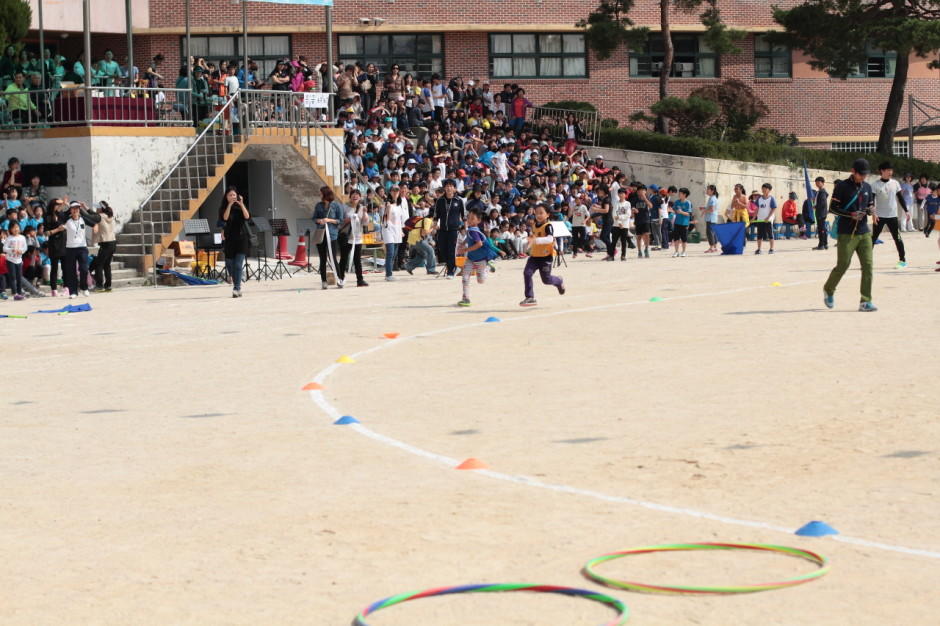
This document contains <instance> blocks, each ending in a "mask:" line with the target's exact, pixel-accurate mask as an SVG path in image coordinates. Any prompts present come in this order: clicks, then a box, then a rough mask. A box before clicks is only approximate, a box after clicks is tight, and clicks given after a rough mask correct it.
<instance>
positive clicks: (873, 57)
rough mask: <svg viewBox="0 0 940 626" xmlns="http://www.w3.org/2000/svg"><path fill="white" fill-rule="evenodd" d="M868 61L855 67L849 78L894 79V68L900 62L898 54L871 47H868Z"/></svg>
mask: <svg viewBox="0 0 940 626" xmlns="http://www.w3.org/2000/svg"><path fill="white" fill-rule="evenodd" d="M865 50H866V52H867V53H868V59H867V60H866V61H865V62H864V63H862V64H861V65H858V66H856V67H855V71H854V72H851V73H849V75H848V77H847V78H894V68H895V66H896V65H897V62H898V55H897V53H896V52H890V51H888V50H882V49H881V48H875V47H873V46H871V45H869V46H867V47H866V49H865Z"/></svg>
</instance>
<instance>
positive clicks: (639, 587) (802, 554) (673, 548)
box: [584, 543, 829, 594]
mask: <svg viewBox="0 0 940 626" xmlns="http://www.w3.org/2000/svg"><path fill="white" fill-rule="evenodd" d="M687 550H759V551H763V552H777V553H779V554H785V555H787V556H794V557H797V558H801V559H805V560H807V561H811V562H813V563H815V564H816V565H818V566H819V568H818V569H816V570H814V571H812V572H809V573H807V574H801V575H800V576H795V577H793V578H788V579H785V580H781V581H778V582H770V583H758V584H750V585H734V586H727V587H691V586H681V585H651V584H647V583H641V582H631V581H626V580H617V579H615V578H608V577H607V576H601V575H600V574H598V573H597V571H596V570H595V569H594V568H595V566H597V565H599V564H601V563H604V562H606V561H612V560H614V559H619V558H621V557H625V556H630V555H633V554H648V553H650V552H677V551H687ZM828 571H829V562H828V560H827V559H826V557H823V556H820V555H818V554H816V553H815V552H810V551H808V550H801V549H799V548H788V547H786V546H774V545H767V544H759V543H676V544H664V545H658V546H642V547H638V548H631V549H629V550H622V551H619V552H612V553H611V554H605V555H603V556H599V557H597V558H594V559H591V560H590V561H588V562H587V564H586V565H585V566H584V573H585V574H586V575H587V576H588V577H589V578H592V579H593V580H595V581H597V582H599V583H601V584H604V585H607V586H609V587H618V588H620V589H628V590H630V591H643V592H647V593H667V594H668V593H691V594H731V593H753V592H756V591H767V590H769V589H783V588H785V587H793V586H795V585H800V584H803V583H806V582H809V581H811V580H815V579H817V578H820V577H821V576H824V575H825V574H826V573H827V572H828Z"/></svg>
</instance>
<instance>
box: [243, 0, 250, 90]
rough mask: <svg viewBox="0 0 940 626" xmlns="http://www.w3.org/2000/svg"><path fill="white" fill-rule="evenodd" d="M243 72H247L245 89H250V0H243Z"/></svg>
mask: <svg viewBox="0 0 940 626" xmlns="http://www.w3.org/2000/svg"><path fill="white" fill-rule="evenodd" d="M242 72H244V73H245V89H248V88H249V85H248V0H242Z"/></svg>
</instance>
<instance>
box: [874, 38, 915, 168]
mask: <svg viewBox="0 0 940 626" xmlns="http://www.w3.org/2000/svg"><path fill="white" fill-rule="evenodd" d="M897 54H898V60H897V64H896V65H895V66H894V80H893V81H892V82H891V93H889V94H888V105H887V106H886V107H885V117H884V120H883V121H882V122H881V132H880V133H879V134H878V148H877V150H878V152H880V153H881V154H892V152H893V150H894V134H895V132H896V131H897V129H898V120H900V119H901V108H902V107H903V106H904V90H905V89H906V88H907V70H908V67H909V66H910V64H911V55H910V51H909V50H899V51H898V53H897ZM908 149H910V146H908Z"/></svg>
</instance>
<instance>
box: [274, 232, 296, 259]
mask: <svg viewBox="0 0 940 626" xmlns="http://www.w3.org/2000/svg"><path fill="white" fill-rule="evenodd" d="M274 258H276V259H281V260H282V261H283V260H285V259H286V260H290V259H292V258H293V257H292V256H291V255H290V254H288V252H287V235H278V237H277V253H276V254H275V255H274Z"/></svg>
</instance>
